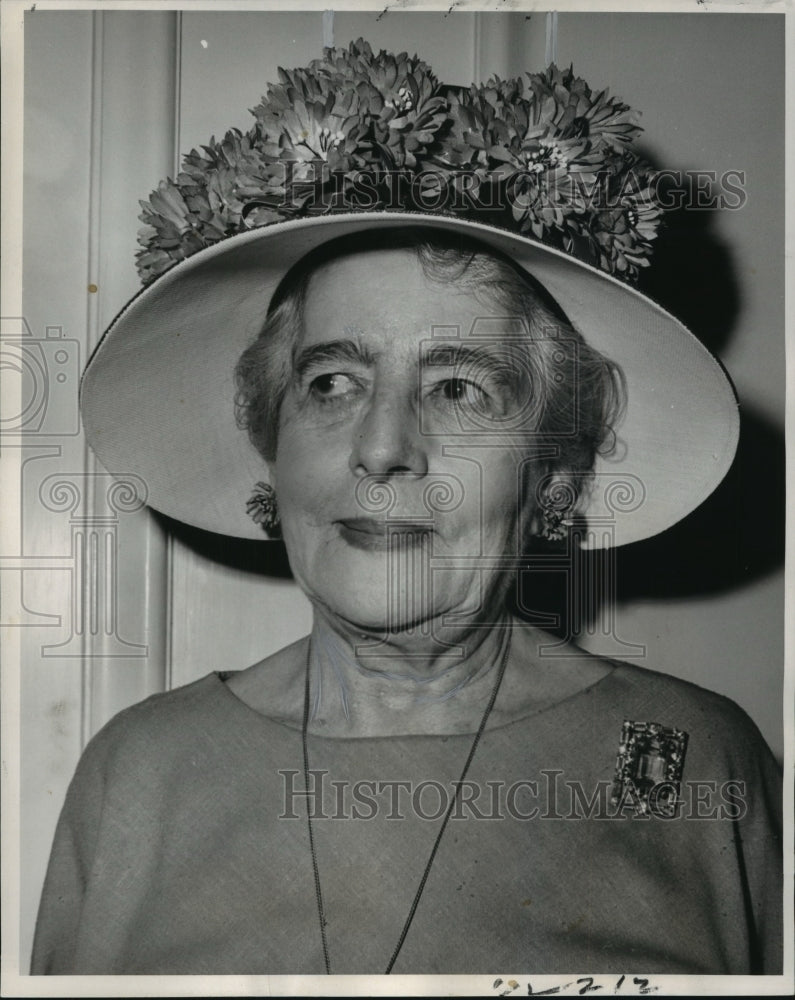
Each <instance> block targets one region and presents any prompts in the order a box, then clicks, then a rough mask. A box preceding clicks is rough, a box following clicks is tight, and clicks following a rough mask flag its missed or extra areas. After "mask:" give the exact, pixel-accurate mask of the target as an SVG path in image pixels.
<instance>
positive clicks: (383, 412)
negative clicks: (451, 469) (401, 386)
mask: <svg viewBox="0 0 795 1000" xmlns="http://www.w3.org/2000/svg"><path fill="white" fill-rule="evenodd" d="M350 465H351V469H352V471H353V472H354V474H355V475H357V476H363V475H376V476H388V475H393V474H402V475H407V474H408V475H415V476H424V475H426V474H427V472H428V456H427V452H426V448H425V441H424V438H423V435H422V434H421V433H420V426H419V414H418V413H417V411H416V408H415V407H414V406H413V405H412V404H411V401H410V400H408V399H401V398H399V397H398V395H397V394H395V395H391V396H388V397H387V396H380V397H379V396H377V395H376V396H375V397H374V398H373V399H372V400H371V402H370V404H369V405H368V406H367V408H366V409H365V410H364V411H363V412H362V413H361V414H360V417H359V420H358V421H357V424H356V428H355V431H354V440H353V447H352V449H351V459H350Z"/></svg>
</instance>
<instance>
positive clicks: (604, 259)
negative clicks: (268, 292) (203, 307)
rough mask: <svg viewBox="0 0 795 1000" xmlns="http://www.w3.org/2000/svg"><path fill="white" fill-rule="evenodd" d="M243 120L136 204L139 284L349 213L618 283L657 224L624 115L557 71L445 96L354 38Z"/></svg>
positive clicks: (293, 76) (647, 171)
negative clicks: (525, 251)
mask: <svg viewBox="0 0 795 1000" xmlns="http://www.w3.org/2000/svg"><path fill="white" fill-rule="evenodd" d="M252 114H253V115H254V116H255V119H256V121H255V123H254V125H253V126H252V127H251V128H250V129H249V130H248V131H247V132H245V133H243V132H241V131H240V130H239V129H232V130H231V131H229V132H227V133H226V135H225V136H224V138H223V139H222V140H221V141H220V142H218V141H216V139H215V138H214V137H213V138H211V139H210V142H209V144H208V145H206V146H203V147H202V151H201V152H199V151H197V150H195V149H194V150H192V151H191V152H190V153H189V154H188V155H187V156H185V158H184V160H183V165H182V170H181V171H180V172H179V173H178V174H177V177H176V180H172V179H170V178H169V179H167V180H165V181H162V182H161V183H160V184H159V185H158V188H157V190H156V191H153V192H152V194H151V195H150V197H149V201H142V202H141V207H142V212H141V215H140V219H141V221H142V222H143V223H144V226H143V228H142V229H140V230H139V234H138V242H139V243H140V245H141V249H140V250H139V251H138V253H137V255H136V257H137V266H138V270H139V273H140V275H141V279H142V281H143V283H144V284H145V285H146V284H149V283H150V282H151V281H153V280H154V279H155V278H157V277H158V276H159V275H161V274H163V273H164V272H165V271H167V270H169V269H170V268H171V267H172V266H173V265H174V264H176V263H177V262H178V261H181V260H184V259H186V258H187V257H190V256H192V255H193V254H194V253H197V252H198V251H200V250H203V249H204V248H206V247H208V246H212V245H214V244H216V243H219V242H220V241H222V240H224V239H227V238H229V237H231V236H235V235H237V234H239V233H243V232H246V231H248V230H249V229H252V228H258V227H261V226H267V225H269V224H271V223H274V222H284V221H286V220H289V219H294V218H300V217H306V216H311V215H321V214H322V215H325V214H329V213H334V212H352V211H363V212H366V211H389V210H393V211H402V212H406V211H420V212H424V213H428V212H432V213H433V214H443V215H453V216H458V217H463V218H469V219H473V220H477V221H478V222H483V223H487V224H491V225H494V226H497V227H500V228H503V229H508V230H510V231H512V232H515V233H518V234H520V235H523V236H527V237H529V238H532V239H536V240H539V241H541V242H543V243H545V244H547V245H550V246H552V247H555V248H557V249H559V250H563V251H565V252H567V253H570V254H572V255H573V256H575V257H577V258H578V259H580V260H582V261H584V262H585V263H588V264H591V265H592V266H595V267H597V268H599V269H601V270H603V271H605V272H606V273H608V274H612V275H615V276H617V277H619V278H623V279H624V280H626V281H629V282H632V281H634V280H635V279H636V278H637V275H638V271H639V268H641V267H645V266H647V265H648V263H649V257H650V255H651V252H652V243H653V241H654V239H655V237H656V234H657V228H658V225H659V223H660V219H661V216H662V210H661V206H660V203H659V200H658V197H657V192H656V185H655V174H654V173H653V171H652V170H651V168H650V167H649V165H648V164H645V163H644V162H643V161H642V160H640V159H639V158H638V156H637V154H635V153H634V152H633V151H632V149H631V145H632V142H633V141H634V139H635V138H636V137H637V136H638V135H639V134H640V132H641V131H642V129H641V128H640V126H639V125H638V124H637V118H638V113H637V112H635V111H633V110H632V109H631V108H629V107H628V106H627V105H626V104H623V103H622V102H621V101H619V100H617V99H615V98H611V97H609V96H608V92H607V91H606V90H602V91H598V92H594V91H592V90H591V88H590V87H589V86H588V84H587V83H586V82H585V81H584V80H582V79H580V78H579V77H575V76H574V73H573V71H572V69H568V70H565V71H562V70H560V69H558V68H557V67H556V66H554V65H551V66H549V67H548V68H547V70H546V71H545V72H543V73H535V74H526V79H525V78H522V77H520V78H516V79H511V80H500V79H498V78H496V77H495V78H493V79H491V80H489V81H488V82H487V83H485V84H482V85H475V84H473V85H472V86H471V87H469V88H468V89H467V88H456V87H446V86H443V85H440V84H439V82H438V81H437V79H436V77H435V76H434V74H433V72H432V71H431V69H430V67H429V66H428V65H427V64H426V63H424V62H422V61H421V60H420V59H418V58H417V57H416V56H414V57H413V58H411V57H409V56H408V55H407V54H406V53H405V52H403V53H400V54H399V55H393V54H392V53H389V52H386V51H381V52H379V53H378V54H377V55H376V54H374V53H373V51H372V49H371V47H370V45H369V44H368V43H367V42H365V41H363V40H362V39H359V40H358V41H355V42H351V44H350V46H349V47H348V48H327V49H325V50H324V55H323V58H322V59H316V60H314V61H313V62H311V63H310V64H309V66H307V67H306V68H300V69H294V70H289V71H287V70H283V69H280V70H279V83H277V84H270V85H269V86H268V91H267V94H266V95H265V97H264V98H263V99H262V102H261V103H260V104H259V105H258V106H257V107H256V108H254V109H253V111H252Z"/></svg>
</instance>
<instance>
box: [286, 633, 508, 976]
mask: <svg viewBox="0 0 795 1000" xmlns="http://www.w3.org/2000/svg"><path fill="white" fill-rule="evenodd" d="M512 635H513V631H512V629H510V628H509V629H508V636H507V639H505V642H504V645H503V650H502V654H501V657H500V665H499V667H498V668H497V677H496V680H495V682H494V688H493V690H492V692H491V696H490V698H489V701H488V704H487V705H486V709H485V711H484V712H483V718H482V719H481V720H480V725H479V726H478V730H477V732H476V733H475V738H474V740H473V741H472V746H471V747H470V750H469V755H468V756H467V759H466V763H465V764H464V768H463V770H462V771H461V777H460V778H459V779H458V782H457V783H456V786H455V792H454V794H453V798H452V800H451V801H450V805H449V806H448V807H447V812H446V813H445V815H444V819H443V820H442V823H441V826H440V827H439V832H438V833H437V835H436V840H435V841H434V843H433V847H432V848H431V853H430V855H429V857H428V861H427V862H426V864H425V869H424V871H423V873H422V878H421V879H420V883H419V885H418V886H417V891H416V893H415V894H414V899H413V900H412V903H411V907H410V909H409V913H408V916H407V917H406V920H405V923H404V924H403V930H402V931H401V933H400V937H399V938H398V942H397V945H396V946H395V950H394V951H393V952H392V957H391V958H390V959H389V964H388V965H387V967H386V972H385V975H389V973H390V972H391V971H392V968H393V966H394V964H395V962H396V961H397V958H398V955H399V954H400V950H401V948H402V947H403V942H404V941H405V940H406V936H407V935H408V932H409V928H410V927H411V924H412V921H413V920H414V915H415V913H416V912H417V907H418V906H419V903H420V898H421V897H422V893H423V890H424V889H425V883H426V882H427V881H428V876H429V875H430V873H431V867H432V865H433V862H434V859H435V857H436V853H437V851H438V850H439V845H440V844H441V842H442V837H443V836H444V832H445V830H446V829H447V824H448V821H449V820H450V817H451V815H452V814H453V809H454V808H455V806H456V803H457V802H458V800H459V798H460V794H461V788H462V786H463V784H464V781H465V780H466V776H467V773H468V772H469V767H470V765H471V763H472V760H473V758H474V756H475V751H476V750H477V748H478V744H479V743H480V738H481V736H482V735H483V732H484V730H485V729H486V723H487V722H488V719H489V716H490V715H491V710H492V708H494V703H495V701H496V700H497V694H498V693H499V690H500V685H501V684H502V678H503V675H504V674H505V668H506V666H507V663H508V652H509V650H510V648H511V638H512ZM311 649H312V644H311V640H310V642H309V643H308V644H307V653H306V678H305V684H304V717H303V722H302V725H301V747H302V750H303V758H304V788H306V789H308V788H309V747H308V743H307V735H308V730H309V665H310V662H311V656H310V654H311ZM306 802H307V806H306V821H307V827H308V830H309V850H310V851H311V854H312V874H313V876H314V880H315V899H316V901H317V915H318V920H319V921H320V938H321V941H322V944H323V962H324V964H325V967H326V975H331V962H330V960H329V950H328V940H327V938H326V917H325V911H324V909H323V890H322V887H321V884H320V869H319V868H318V863H317V851H316V850H315V834H314V829H313V827H312V807H311V805H310V803H309V796H307V797H306Z"/></svg>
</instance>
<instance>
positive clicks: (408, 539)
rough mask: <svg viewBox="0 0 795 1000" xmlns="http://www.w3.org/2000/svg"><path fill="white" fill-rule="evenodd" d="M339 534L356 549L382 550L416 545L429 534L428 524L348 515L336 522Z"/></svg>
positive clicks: (431, 529) (430, 529)
mask: <svg viewBox="0 0 795 1000" xmlns="http://www.w3.org/2000/svg"><path fill="white" fill-rule="evenodd" d="M337 524H338V526H339V531H340V535H341V536H342V537H343V538H344V539H345V541H346V542H347V543H348V544H349V545H352V546H353V547H354V548H357V549H370V550H373V549H375V550H384V549H388V548H391V547H394V546H396V545H400V546H401V547H403V546H405V545H417V544H418V543H419V542H420V541H422V540H423V539H424V538H427V536H428V535H430V534H431V532H432V531H433V528H432V526H431V525H429V524H422V523H421V522H412V521H381V520H378V519H376V518H371V517H350V518H344V519H342V520H340V521H338V522H337Z"/></svg>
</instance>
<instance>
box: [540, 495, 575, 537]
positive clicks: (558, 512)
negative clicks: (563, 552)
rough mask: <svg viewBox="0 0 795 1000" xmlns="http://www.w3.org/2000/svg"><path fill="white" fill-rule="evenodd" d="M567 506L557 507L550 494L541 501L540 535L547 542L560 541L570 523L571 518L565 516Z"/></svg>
mask: <svg viewBox="0 0 795 1000" xmlns="http://www.w3.org/2000/svg"><path fill="white" fill-rule="evenodd" d="M568 510H569V508H568V507H557V506H555V503H554V501H553V500H552V498H551V497H550V496H548V495H547V496H546V497H544V499H543V500H542V501H541V537H542V538H546V540H547V541H548V542H562V541H563V539H564V538H566V535H567V533H568V532H567V529H568V528H569V526H570V525H571V519H570V518H568V517H566V516H565V515H566V514H567V512H568Z"/></svg>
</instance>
